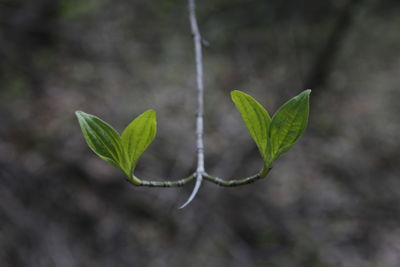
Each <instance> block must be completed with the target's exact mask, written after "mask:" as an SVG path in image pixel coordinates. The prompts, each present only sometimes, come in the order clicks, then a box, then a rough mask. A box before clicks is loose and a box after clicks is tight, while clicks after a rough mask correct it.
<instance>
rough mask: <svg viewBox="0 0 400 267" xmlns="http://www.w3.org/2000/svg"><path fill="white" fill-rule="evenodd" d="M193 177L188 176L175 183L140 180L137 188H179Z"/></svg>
mask: <svg viewBox="0 0 400 267" xmlns="http://www.w3.org/2000/svg"><path fill="white" fill-rule="evenodd" d="M194 177H195V176H194V175H190V176H188V177H186V178H183V179H180V180H177V181H147V180H141V181H140V184H139V185H138V186H147V187H181V186H184V185H185V184H187V183H188V182H190V181H192V180H193V179H194Z"/></svg>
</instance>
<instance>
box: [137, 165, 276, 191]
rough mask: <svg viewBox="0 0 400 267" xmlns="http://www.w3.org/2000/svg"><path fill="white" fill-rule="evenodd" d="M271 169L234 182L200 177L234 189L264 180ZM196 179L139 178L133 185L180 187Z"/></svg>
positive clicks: (192, 176) (193, 177) (213, 177)
mask: <svg viewBox="0 0 400 267" xmlns="http://www.w3.org/2000/svg"><path fill="white" fill-rule="evenodd" d="M270 170H271V168H267V169H266V170H265V169H263V170H261V171H260V172H259V173H257V174H255V175H252V176H249V177H245V178H240V179H235V180H228V181H226V180H224V179H221V178H218V177H215V176H211V175H209V174H207V173H202V176H203V178H204V180H206V181H208V182H211V183H214V184H217V185H220V186H224V187H234V186H241V185H246V184H251V183H253V182H255V181H257V180H259V179H262V178H264V177H265V176H267V174H268V173H269V171H270ZM195 177H196V174H192V175H190V176H188V177H186V178H183V179H180V180H177V181H147V180H140V179H139V178H137V177H135V178H136V179H138V180H140V184H135V185H137V186H147V187H181V186H184V185H185V184H187V183H189V182H191V181H192V180H194V179H195Z"/></svg>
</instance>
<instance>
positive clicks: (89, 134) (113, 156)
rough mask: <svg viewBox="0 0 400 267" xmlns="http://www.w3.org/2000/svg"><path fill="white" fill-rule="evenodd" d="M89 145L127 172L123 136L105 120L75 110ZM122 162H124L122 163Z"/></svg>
mask: <svg viewBox="0 0 400 267" xmlns="http://www.w3.org/2000/svg"><path fill="white" fill-rule="evenodd" d="M75 114H76V116H77V118H78V121H79V125H80V126H81V129H82V133H83V136H84V137H85V140H86V143H87V144H88V146H89V147H90V148H91V149H92V150H93V151H94V152H95V153H96V154H97V155H98V156H99V157H100V158H102V159H103V160H105V161H107V162H109V163H111V164H112V165H114V166H115V167H117V168H120V169H121V170H123V171H124V172H125V170H124V169H125V168H124V167H125V166H124V164H123V156H122V147H121V138H120V136H119V135H118V133H117V132H116V131H115V130H114V129H113V128H112V127H111V126H110V125H109V124H108V123H106V122H105V121H103V120H101V119H99V118H98V117H96V116H93V115H90V114H87V113H85V112H83V111H77V112H75ZM121 163H122V164H121Z"/></svg>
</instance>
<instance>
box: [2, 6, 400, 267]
mask: <svg viewBox="0 0 400 267" xmlns="http://www.w3.org/2000/svg"><path fill="white" fill-rule="evenodd" d="M198 17H199V23H200V27H201V31H202V34H203V37H204V38H205V39H206V40H207V41H208V42H209V43H210V46H209V47H206V48H205V49H204V64H205V75H206V107H205V112H206V114H205V120H206V122H205V132H206V137H205V138H206V140H205V145H206V168H207V171H208V172H209V173H210V174H213V175H219V176H222V177H224V178H227V179H229V178H238V177H242V176H247V175H251V174H254V173H255V172H257V171H258V170H259V168H260V166H261V160H260V157H259V155H258V152H257V149H256V147H255V145H254V144H253V142H252V140H251V139H250V136H249V134H248V132H247V130H246V129H245V126H244V124H243V122H242V121H241V118H240V116H239V114H238V112H237V111H236V110H235V108H234V106H233V104H232V103H231V101H230V98H229V92H230V91H231V90H233V89H240V90H243V91H245V92H247V93H249V94H251V95H253V96H254V97H255V98H256V99H258V100H259V101H260V102H261V103H262V104H263V105H264V106H266V107H267V108H268V110H269V111H270V113H273V112H274V111H275V110H276V108H277V107H279V106H280V105H281V104H282V103H283V102H284V101H286V100H287V99H289V98H290V97H292V96H294V95H296V94H297V93H299V92H300V91H302V90H303V89H305V88H311V89H313V93H312V96H311V101H312V104H311V114H310V125H309V127H308V129H307V131H306V133H305V134H304V136H303V137H302V138H301V139H300V141H299V142H298V143H297V144H296V145H295V147H294V148H293V149H292V150H291V151H289V152H288V153H287V154H285V155H284V156H282V157H281V159H280V160H279V161H278V162H277V163H276V164H275V165H274V168H273V170H272V172H271V173H270V175H269V176H268V179H265V180H262V181H258V182H257V183H255V184H251V185H247V186H243V187H239V188H220V187H217V186H216V185H214V184H210V183H205V184H204V185H203V187H202V188H201V190H200V192H199V194H198V196H197V198H196V199H195V201H194V202H193V203H192V204H191V205H190V206H188V207H187V208H185V209H183V210H177V207H178V206H179V205H180V204H182V203H183V202H184V201H185V200H186V198H187V197H188V195H189V194H190V192H191V190H192V187H193V184H190V185H187V186H185V187H184V188H173V189H164V188H161V189H156V188H135V187H132V186H131V185H130V184H128V183H127V182H125V181H124V177H123V174H122V173H120V172H119V171H118V170H117V169H114V168H113V167H112V166H111V165H108V164H107V163H105V162H103V161H101V160H100V159H99V158H98V157H97V156H95V155H94V153H93V152H91V151H90V150H89V148H88V147H87V146H86V144H85V142H84V139H83V137H82V135H81V132H80V129H79V126H78V123H77V121H76V118H75V117H74V111H75V110H78V109H79V110H84V111H86V112H89V113H92V114H96V115H98V116H100V117H101V118H103V119H104V120H106V121H108V122H110V123H111V124H112V125H113V126H114V127H115V128H116V129H118V130H119V131H121V130H122V129H123V128H124V126H125V125H127V124H128V123H129V122H130V121H131V120H132V119H133V118H134V117H136V116H137V115H138V114H140V113H141V112H143V111H144V110H146V109H148V108H153V109H155V110H156V111H157V112H158V133H157V138H156V140H155V141H154V143H153V144H152V145H151V147H150V148H149V149H148V150H147V151H146V152H145V153H144V155H143V156H142V158H141V160H140V162H139V166H138V168H137V172H136V173H137V175H138V176H139V177H142V178H148V179H154V180H157V179H158V180H162V179H165V178H166V177H169V178H171V179H175V178H176V179H177V178H181V177H184V176H186V175H188V174H190V173H191V172H192V171H193V170H194V168H195V166H194V165H195V140H194V115H195V89H194V88H195V75H194V73H195V68H194V55H193V47H192V39H191V35H190V28H189V23H188V17H187V14H186V2H185V1H166V0H152V1H146V0H132V1H111V0H86V1H78V0H35V1H34V0H30V1H29V0H1V1H0V121H1V127H0V266H5V267H8V266H13V267H18V266H35V267H36V266H38V267H44V266H57V267H69V266H82V267H85V266H96V267H102V266H104V267H108V266H116V267H119V266H121V267H123V266H149V267H153V266H154V267H164V266H178V267H179V266H190V267H191V266H193V267H197V266H201V267H204V266H211V267H213V266H215V267H220V266H233V267H235V266H240V267H242V266H269V267H273V266H279V267H286V266H304V267H327V266H335V267H336V266H346V267H347V266H348V267H357V266H362V267H372V266H374V267H375V266H376V267H398V266H400V227H399V223H400V179H399V176H400V168H399V165H400V162H399V156H400V152H399V151H400V142H399V136H398V133H399V132H400V123H399V115H398V114H399V112H400V104H399V100H400V90H399V89H400V49H399V48H400V34H399V33H400V2H399V1H398V0H385V1H378V0H325V1H321V0H304V1H298V0H288V1H279V0H268V1H261V0H260V1H246V0H214V1H211V0H203V1H198Z"/></svg>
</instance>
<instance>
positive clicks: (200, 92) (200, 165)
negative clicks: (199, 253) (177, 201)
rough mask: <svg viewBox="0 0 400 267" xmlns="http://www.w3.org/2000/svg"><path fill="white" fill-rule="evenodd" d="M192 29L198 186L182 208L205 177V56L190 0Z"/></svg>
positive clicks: (192, 2)
mask: <svg viewBox="0 0 400 267" xmlns="http://www.w3.org/2000/svg"><path fill="white" fill-rule="evenodd" d="M188 9H189V19H190V27H191V30H192V34H193V43H194V50H195V58H196V59H195V60H196V81H197V114H196V150H197V169H196V184H195V186H194V188H193V191H192V193H191V195H190V197H189V199H188V200H187V201H186V202H185V203H184V204H183V205H182V206H181V207H180V209H182V208H184V207H186V206H187V205H188V204H189V203H190V202H191V201H192V200H193V199H194V197H195V196H196V194H197V192H198V191H199V188H200V185H201V182H202V180H203V175H204V142H203V134H204V128H203V116H204V82H203V55H202V47H201V41H202V38H201V34H200V31H199V26H198V24H197V19H196V6H195V0H188Z"/></svg>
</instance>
